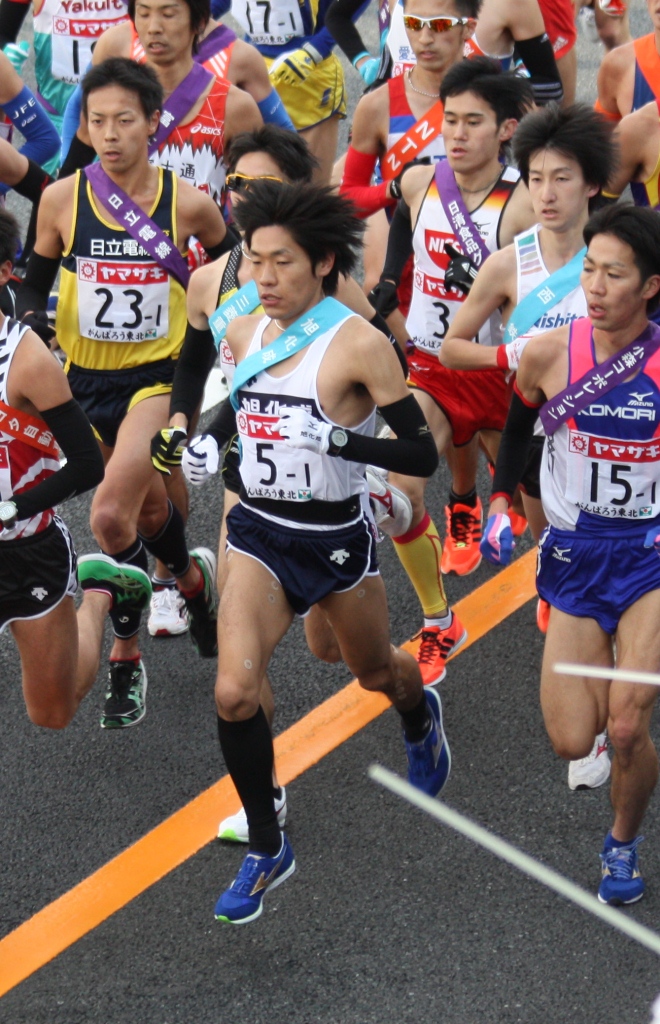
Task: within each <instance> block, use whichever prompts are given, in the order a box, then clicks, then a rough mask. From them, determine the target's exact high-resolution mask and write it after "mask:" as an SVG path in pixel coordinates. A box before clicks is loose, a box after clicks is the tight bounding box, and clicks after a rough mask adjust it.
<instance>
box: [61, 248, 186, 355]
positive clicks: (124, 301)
mask: <svg viewBox="0 0 660 1024" xmlns="http://www.w3.org/2000/svg"><path fill="white" fill-rule="evenodd" d="M76 266H77V276H78V325H79V330H80V334H81V335H82V337H84V338H92V339H94V340H95V341H127V342H133V343H135V342H141V341H155V340H156V339H157V338H164V337H165V336H166V335H167V333H168V329H169V296H170V277H169V274H168V273H167V271H166V270H164V268H163V267H161V266H159V265H158V264H157V263H148V262H144V263H121V262H115V261H112V260H93V259H86V258H82V257H78V258H77V260H76Z"/></svg>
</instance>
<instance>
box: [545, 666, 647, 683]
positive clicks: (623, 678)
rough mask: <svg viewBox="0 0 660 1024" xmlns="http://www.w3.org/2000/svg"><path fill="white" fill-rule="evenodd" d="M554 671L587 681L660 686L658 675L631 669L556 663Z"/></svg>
mask: <svg viewBox="0 0 660 1024" xmlns="http://www.w3.org/2000/svg"><path fill="white" fill-rule="evenodd" d="M554 670H555V672H557V673H559V675H561V676H586V677H587V678H588V679H611V680H613V681H615V682H617V683H644V684H645V685H646V686H660V675H658V674H657V673H656V672H638V671H636V670H635V669H632V668H605V666H604V665H573V664H572V663H569V662H563V661H558V662H557V664H556V665H555V666H554Z"/></svg>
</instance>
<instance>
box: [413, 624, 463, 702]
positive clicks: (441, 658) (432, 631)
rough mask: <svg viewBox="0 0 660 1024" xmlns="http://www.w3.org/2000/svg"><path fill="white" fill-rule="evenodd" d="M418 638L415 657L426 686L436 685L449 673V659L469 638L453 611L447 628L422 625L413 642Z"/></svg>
mask: <svg viewBox="0 0 660 1024" xmlns="http://www.w3.org/2000/svg"><path fill="white" fill-rule="evenodd" d="M416 640H419V641H420V645H419V647H418V648H417V651H416V652H415V658H416V659H417V664H418V665H419V671H420V672H421V673H422V682H423V683H424V686H435V684H436V683H441V682H442V680H443V679H444V678H445V676H446V675H447V659H448V658H449V657H450V656H451V655H452V654H455V653H456V651H457V650H458V649H459V647H462V646H463V644H464V643H465V641H466V640H467V629H466V628H465V626H463V624H462V623H461V622H460V620H459V618H458V616H457V615H455V614H454V612H452V613H451V622H450V624H449V625H448V626H447V628H446V629H440V626H422V628H421V629H420V631H419V633H417V635H416V636H414V637H413V638H412V641H411V642H412V643H414V642H415V641H416Z"/></svg>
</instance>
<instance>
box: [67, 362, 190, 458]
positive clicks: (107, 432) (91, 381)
mask: <svg viewBox="0 0 660 1024" xmlns="http://www.w3.org/2000/svg"><path fill="white" fill-rule="evenodd" d="M175 369H176V361H175V360H174V359H158V360H157V361H156V362H153V363H145V364H144V366H135V367H132V368H131V369H130V370H86V369H85V368H84V367H82V366H76V364H75V363H71V364H70V366H69V369H68V371H67V376H68V380H69V385H70V387H71V391H72V393H73V397H74V398H75V399H76V401H77V402H78V404H79V405H80V406H81V407H82V410H83V412H84V413H85V415H86V416H87V419H88V420H89V422H90V423H91V424H92V427H93V429H94V433H95V434H96V437H97V439H98V440H99V441H101V443H102V444H104V445H106V446H107V447H108V448H114V446H115V445H116V443H117V433H118V431H119V428H120V426H121V424H122V420H123V419H124V417H125V416H126V413H127V412H129V410H130V409H132V408H133V406H135V405H137V404H138V402H142V401H143V400H144V399H145V398H153V396H154V395H169V394H170V392H171V391H172V381H173V380H174V371H175Z"/></svg>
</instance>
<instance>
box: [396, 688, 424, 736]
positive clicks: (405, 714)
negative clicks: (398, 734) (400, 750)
mask: <svg viewBox="0 0 660 1024" xmlns="http://www.w3.org/2000/svg"><path fill="white" fill-rule="evenodd" d="M399 714H400V715H401V721H402V722H403V731H404V733H405V736H406V739H407V740H408V742H409V743H419V742H420V740H423V739H424V737H425V736H426V734H427V733H428V731H429V729H430V727H431V712H430V711H429V706H428V704H427V703H426V695H425V694H424V693H423V694H422V699H421V700H420V702H419V704H417V705H416V707H414V708H412V709H411V710H410V711H400V712H399Z"/></svg>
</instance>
